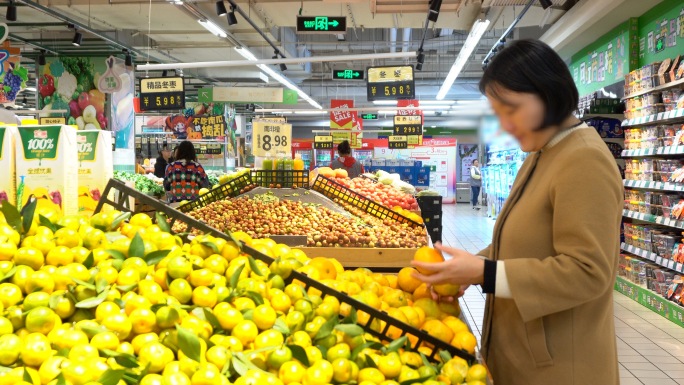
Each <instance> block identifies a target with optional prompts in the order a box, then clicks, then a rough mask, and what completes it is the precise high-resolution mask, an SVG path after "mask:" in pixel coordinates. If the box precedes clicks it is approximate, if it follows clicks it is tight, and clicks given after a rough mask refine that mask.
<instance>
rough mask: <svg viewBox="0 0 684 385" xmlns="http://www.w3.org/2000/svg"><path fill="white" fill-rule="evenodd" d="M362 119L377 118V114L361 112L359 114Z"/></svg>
mask: <svg viewBox="0 0 684 385" xmlns="http://www.w3.org/2000/svg"><path fill="white" fill-rule="evenodd" d="M361 119H363V120H378V114H363V115H361Z"/></svg>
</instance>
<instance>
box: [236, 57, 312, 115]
mask: <svg viewBox="0 0 684 385" xmlns="http://www.w3.org/2000/svg"><path fill="white" fill-rule="evenodd" d="M235 52H237V53H238V54H240V56H242V57H244V58H245V59H247V60H249V61H252V62H258V61H259V59H257V57H256V56H254V54H253V53H252V52H251V51H250V50H249V49H247V48H246V47H235ZM283 60H287V59H283ZM257 67H259V69H261V70H262V71H264V72H265V73H266V74H267V75H268V76H270V77H272V78H273V79H275V80H276V81H278V82H279V83H280V84H282V85H284V86H285V87H287V88H289V89H291V90H293V91H295V92H297V95H299V97H301V98H302V99H304V100H306V101H307V102H308V103H309V104H311V105H312V106H314V107H316V108H318V109H321V108H323V107H322V106H321V105H320V104H318V102H316V101H315V100H313V99H312V98H311V97H310V96H309V95H307V93H306V92H304V91H303V90H302V89H301V88H299V87H297V86H296V85H295V84H294V83H292V82H291V81H289V80H288V79H287V78H286V77H284V76H283V75H281V74H279V73H277V72H276V71H274V70H273V69H271V67H269V66H267V65H266V64H257Z"/></svg>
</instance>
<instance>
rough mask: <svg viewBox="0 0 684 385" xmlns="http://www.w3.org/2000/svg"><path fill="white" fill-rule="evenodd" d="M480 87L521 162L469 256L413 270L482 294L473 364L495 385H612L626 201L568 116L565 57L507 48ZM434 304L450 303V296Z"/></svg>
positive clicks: (609, 165) (588, 135) (587, 132)
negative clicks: (477, 357) (486, 237)
mask: <svg viewBox="0 0 684 385" xmlns="http://www.w3.org/2000/svg"><path fill="white" fill-rule="evenodd" d="M506 45H507V47H506V48H504V49H503V50H501V51H499V53H497V55H496V56H495V57H494V59H492V61H490V63H489V65H488V66H487V68H486V69H485V71H484V74H483V76H482V79H481V80H480V91H481V92H482V93H483V94H485V96H486V97H487V99H489V102H490V103H491V105H492V109H493V110H494V113H495V114H496V116H497V117H498V119H499V121H500V123H501V128H502V129H503V130H504V131H506V132H507V133H508V134H510V135H511V136H512V137H513V138H515V140H516V141H517V142H518V143H519V144H520V148H521V149H522V151H525V152H528V153H529V156H528V157H527V158H526V159H525V162H524V163H523V165H522V167H521V168H520V170H519V171H518V175H517V176H516V178H515V181H514V182H513V186H512V188H511V192H510V195H509V197H508V199H507V200H506V202H505V203H504V206H503V208H502V210H501V212H500V213H499V216H498V217H497V218H496V224H495V225H494V233H493V235H492V243H491V245H490V246H488V247H487V248H485V249H484V250H481V251H480V252H478V253H477V255H473V254H471V253H469V252H467V251H464V250H458V249H455V248H450V247H445V246H442V245H438V246H437V249H439V250H441V251H442V252H444V253H445V254H447V255H449V256H451V258H450V259H448V260H446V261H444V262H438V263H420V262H415V261H414V262H413V265H414V266H416V267H420V268H421V269H422V268H425V269H426V270H427V271H429V273H433V274H430V275H421V274H418V273H417V272H416V273H414V275H415V277H416V278H418V279H420V280H421V281H423V282H426V283H427V284H429V285H438V284H442V283H451V284H455V285H461V286H460V290H461V293H462V291H463V290H465V289H466V288H467V287H468V285H481V286H482V291H483V292H484V293H486V294H487V302H486V305H485V315H484V320H483V324H482V325H483V328H482V350H481V353H482V356H483V357H484V360H485V362H486V363H487V366H488V367H489V369H490V370H491V374H492V376H493V379H494V381H493V382H494V384H497V385H548V384H553V385H579V384H601V385H618V384H619V383H620V373H619V369H618V355H617V341H616V337H615V315H614V311H613V307H614V303H613V287H614V285H615V277H616V275H617V267H618V256H619V255H620V223H621V220H622V207H623V204H624V201H623V199H624V193H623V186H622V177H621V176H620V171H619V169H618V167H617V164H616V163H615V159H614V158H613V155H612V154H611V153H610V151H609V150H608V147H606V144H605V143H604V142H603V140H602V139H601V137H600V136H599V134H598V133H597V132H596V130H595V129H593V128H591V127H589V126H587V125H586V124H585V123H583V122H582V121H580V120H579V119H577V118H576V117H575V116H574V114H573V113H574V111H575V110H576V109H577V103H578V101H579V96H578V92H577V87H576V86H575V83H574V81H573V79H572V75H571V74H570V71H569V70H568V66H567V65H566V64H565V62H564V61H563V59H561V57H560V56H558V54H557V53H556V52H554V51H553V49H552V48H551V47H549V46H548V45H546V44H544V43H542V42H540V41H538V40H517V41H514V42H511V43H506ZM461 293H459V294H457V295H456V296H449V297H439V296H436V295H435V294H433V297H434V298H436V299H438V300H440V301H455V302H456V303H458V299H457V298H456V297H457V296H459V295H461Z"/></svg>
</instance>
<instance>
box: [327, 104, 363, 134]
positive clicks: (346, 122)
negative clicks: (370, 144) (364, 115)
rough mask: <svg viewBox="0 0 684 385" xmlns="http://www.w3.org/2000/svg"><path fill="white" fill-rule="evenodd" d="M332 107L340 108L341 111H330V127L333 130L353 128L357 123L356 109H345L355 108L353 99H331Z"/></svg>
mask: <svg viewBox="0 0 684 385" xmlns="http://www.w3.org/2000/svg"><path fill="white" fill-rule="evenodd" d="M330 108H332V109H340V111H334V110H333V111H330V128H331V129H332V130H351V129H352V128H353V127H354V125H355V124H356V121H357V120H358V118H357V113H356V111H353V112H352V111H345V110H346V109H348V108H354V101H353V100H338V99H332V100H330Z"/></svg>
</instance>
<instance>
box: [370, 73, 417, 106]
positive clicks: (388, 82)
mask: <svg viewBox="0 0 684 385" xmlns="http://www.w3.org/2000/svg"><path fill="white" fill-rule="evenodd" d="M367 78H368V83H367V85H366V94H367V96H368V101H374V100H399V99H415V97H416V87H415V81H414V79H413V66H399V67H369V68H368V76H367Z"/></svg>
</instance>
